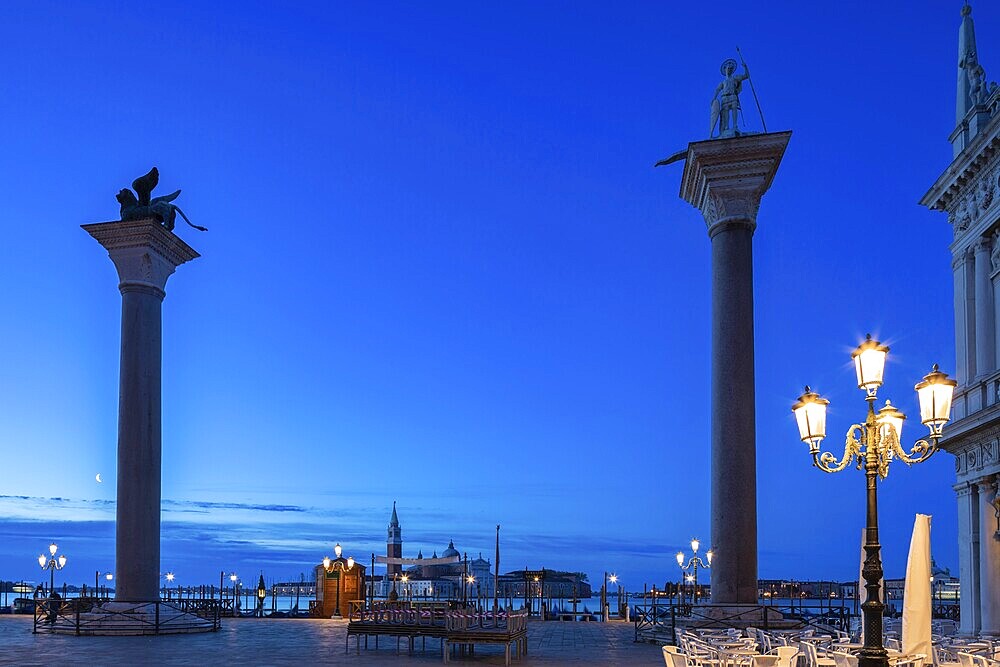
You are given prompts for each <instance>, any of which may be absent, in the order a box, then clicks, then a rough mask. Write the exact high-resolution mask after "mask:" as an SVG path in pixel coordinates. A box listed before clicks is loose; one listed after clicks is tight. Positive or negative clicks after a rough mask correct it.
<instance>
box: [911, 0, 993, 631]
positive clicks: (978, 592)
mask: <svg viewBox="0 0 1000 667" xmlns="http://www.w3.org/2000/svg"><path fill="white" fill-rule="evenodd" d="M996 28H997V29H1000V26H996ZM979 58H980V53H979V51H978V49H977V48H976V34H975V28H974V26H973V22H972V8H971V7H970V6H969V5H968V4H966V5H965V6H963V7H962V12H961V25H960V27H959V37H958V58H957V60H956V63H957V78H958V85H957V91H956V118H955V120H956V127H955V129H954V131H953V132H952V134H951V136H950V137H949V140H950V141H951V144H952V148H953V159H952V162H951V164H950V165H949V166H948V168H947V169H945V171H944V173H943V174H941V176H940V177H939V178H938V179H937V181H936V182H935V183H934V185H933V186H932V187H931V188H930V190H929V191H928V192H927V194H925V195H924V197H923V199H921V201H920V203H921V204H922V205H923V206H926V207H928V208H930V209H932V210H936V211H944V212H946V213H947V214H948V222H949V223H951V225H952V228H953V230H954V235H955V236H954V241H953V242H952V244H951V252H952V269H953V271H954V281H955V352H956V365H955V375H956V379H957V380H958V387H957V389H956V391H955V399H954V405H953V408H952V422H951V423H949V424H948V426H947V427H945V429H944V437H943V438H942V440H941V446H942V447H943V448H944V449H945V450H946V451H948V452H950V453H951V454H953V455H954V456H955V471H956V477H957V480H956V481H957V483H956V484H955V486H954V489H955V492H956V494H957V496H958V533H959V534H958V542H959V544H958V548H959V579H960V580H961V625H960V630H961V632H962V633H964V634H968V635H973V634H983V635H988V636H998V635H1000V500H998V498H997V480H998V477H1000V356H998V348H1000V328H998V327H997V317H998V314H1000V313H998V311H1000V113H998V108H1000V88H998V87H997V84H996V83H988V80H987V78H986V74H985V71H984V68H983V66H982V65H981V63H980V60H979Z"/></svg>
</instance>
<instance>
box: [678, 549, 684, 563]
mask: <svg viewBox="0 0 1000 667" xmlns="http://www.w3.org/2000/svg"><path fill="white" fill-rule="evenodd" d="M677 564H678V565H683V564H684V552H683V551H678V552H677Z"/></svg>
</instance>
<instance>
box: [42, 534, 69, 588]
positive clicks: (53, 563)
mask: <svg viewBox="0 0 1000 667" xmlns="http://www.w3.org/2000/svg"><path fill="white" fill-rule="evenodd" d="M57 551H59V547H57V546H56V543H55V542H53V543H52V544H50V545H49V555H48V557H46V556H45V554H39V556H38V566H39V567H41V568H42V570H43V571H44V570H48V571H49V595H50V596H51V595H52V591H53V590H55V588H54V586H55V582H56V570H61V569H63V568H64V567H66V556H64V555H60V556H56V552H57Z"/></svg>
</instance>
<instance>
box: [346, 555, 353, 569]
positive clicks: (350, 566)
mask: <svg viewBox="0 0 1000 667" xmlns="http://www.w3.org/2000/svg"><path fill="white" fill-rule="evenodd" d="M347 569H348V570H352V569H354V556H348V557H347Z"/></svg>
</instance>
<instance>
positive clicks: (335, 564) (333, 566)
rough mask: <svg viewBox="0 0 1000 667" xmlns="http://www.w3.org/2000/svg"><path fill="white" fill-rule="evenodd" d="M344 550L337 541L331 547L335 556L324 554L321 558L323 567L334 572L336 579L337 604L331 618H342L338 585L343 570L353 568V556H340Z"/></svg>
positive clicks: (340, 582)
mask: <svg viewBox="0 0 1000 667" xmlns="http://www.w3.org/2000/svg"><path fill="white" fill-rule="evenodd" d="M343 552H344V550H343V548H342V547H341V546H340V542H337V544H336V546H334V547H333V553H334V555H335V556H336V558H333V559H331V558H330V557H329V556H324V558H323V569H324V570H326V571H327V572H335V573H336V574H334V577H333V578H334V579H336V580H337V606H336V607H335V608H334V610H333V618H343V615H342V614H341V613H340V587H341V584H342V581H341V578H342V577H343V573H344V572H349V571H351V570H353V569H354V557H353V556H350V557H348V558H346V559H344V558H341V556H340V554H342V553H343Z"/></svg>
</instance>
